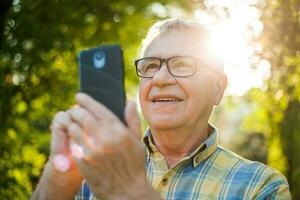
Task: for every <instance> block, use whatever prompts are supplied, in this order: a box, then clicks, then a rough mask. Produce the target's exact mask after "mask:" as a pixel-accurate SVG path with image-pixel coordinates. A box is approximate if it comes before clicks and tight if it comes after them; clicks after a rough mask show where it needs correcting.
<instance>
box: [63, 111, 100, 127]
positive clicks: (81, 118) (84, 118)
mask: <svg viewBox="0 0 300 200" xmlns="http://www.w3.org/2000/svg"><path fill="white" fill-rule="evenodd" d="M68 114H69V116H70V118H71V119H72V120H73V121H74V122H75V123H77V124H78V125H79V126H81V127H82V129H84V130H86V131H93V130H91V129H93V128H94V127H95V125H96V124H97V120H96V119H95V117H94V116H93V115H92V114H91V113H90V112H89V111H87V110H86V109H84V108H81V107H76V108H73V109H71V110H70V111H69V112H68Z"/></svg>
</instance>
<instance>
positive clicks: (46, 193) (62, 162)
mask: <svg viewBox="0 0 300 200" xmlns="http://www.w3.org/2000/svg"><path fill="white" fill-rule="evenodd" d="M67 112H69V111H67ZM67 112H63V111H60V112H58V113H56V115H55V117H54V119H53V121H52V124H51V126H50V129H51V133H52V137H51V151H50V157H49V161H48V163H47V164H46V166H45V169H44V171H43V175H42V177H41V179H40V182H39V184H38V186H37V188H36V190H35V192H34V193H33V195H32V197H31V199H74V195H75V194H76V192H77V191H78V190H79V188H80V185H81V182H82V180H83V177H82V175H81V172H80V170H79V169H78V167H77V164H76V162H75V160H74V159H73V157H72V155H71V151H70V149H69V143H70V138H69V136H68V133H67V128H68V127H69V125H70V124H71V123H72V121H71V118H70V116H69V115H68V114H67Z"/></svg>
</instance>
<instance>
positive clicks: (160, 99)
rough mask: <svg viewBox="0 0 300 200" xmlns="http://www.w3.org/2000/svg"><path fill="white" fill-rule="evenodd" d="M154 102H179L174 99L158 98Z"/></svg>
mask: <svg viewBox="0 0 300 200" xmlns="http://www.w3.org/2000/svg"><path fill="white" fill-rule="evenodd" d="M154 101H155V102H157V101H178V100H177V99H174V98H157V99H155V100H154Z"/></svg>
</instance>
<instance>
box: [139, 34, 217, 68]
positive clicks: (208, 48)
mask: <svg viewBox="0 0 300 200" xmlns="http://www.w3.org/2000/svg"><path fill="white" fill-rule="evenodd" d="M211 43H212V41H211V38H210V35H208V34H201V33H199V31H193V30H171V31H168V32H165V33H162V34H160V35H159V36H158V37H156V38H155V39H154V40H152V41H151V42H150V43H149V44H148V46H147V47H146V48H145V50H144V55H143V57H151V56H155V57H161V58H168V57H172V56H192V57H196V58H199V59H200V60H203V61H204V62H206V63H208V64H210V65H211V66H212V67H214V68H216V69H217V70H218V71H223V62H222V61H221V60H220V58H219V57H218V55H217V54H216V53H215V52H214V50H213V49H212V45H211Z"/></svg>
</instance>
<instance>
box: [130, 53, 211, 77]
mask: <svg viewBox="0 0 300 200" xmlns="http://www.w3.org/2000/svg"><path fill="white" fill-rule="evenodd" d="M164 62H165V63H166V65H167V68H168V71H169V73H170V74H171V75H172V76H174V77H188V76H192V75H193V74H194V73H195V72H196V70H197V66H198V65H199V64H200V61H199V60H198V59H196V58H194V57H188V56H175V57H170V58H167V59H163V58H157V57H146V58H141V59H138V60H136V61H135V67H136V73H137V75H138V76H139V77H141V78H153V76H154V75H155V74H156V72H158V71H159V70H160V68H161V67H162V64H163V63H164ZM203 65H205V64H204V63H202V62H201V66H203Z"/></svg>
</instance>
